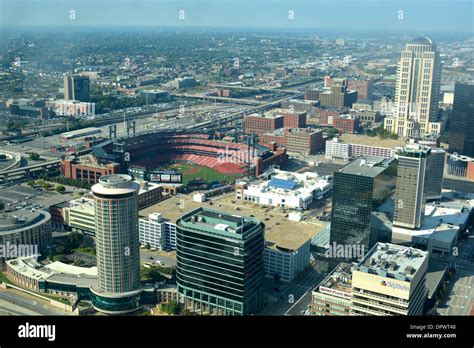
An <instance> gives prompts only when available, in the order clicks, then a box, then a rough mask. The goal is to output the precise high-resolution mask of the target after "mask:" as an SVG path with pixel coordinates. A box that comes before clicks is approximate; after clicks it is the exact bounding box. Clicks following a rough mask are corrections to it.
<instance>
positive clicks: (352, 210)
mask: <svg viewBox="0 0 474 348" xmlns="http://www.w3.org/2000/svg"><path fill="white" fill-rule="evenodd" d="M396 176H397V163H396V160H395V159H394V158H388V159H386V158H384V157H377V156H365V157H361V158H359V159H356V160H354V161H352V162H351V163H349V164H348V165H346V166H345V167H343V168H341V169H340V170H339V171H337V172H335V173H334V186H333V203H332V204H333V206H332V215H331V234H330V245H333V244H334V243H335V244H340V245H357V246H363V247H364V250H369V249H370V248H371V247H372V246H373V245H374V244H375V243H376V241H377V238H378V236H377V233H376V231H375V229H374V228H373V219H375V216H374V212H375V211H376V209H377V208H378V207H379V206H380V205H381V204H382V203H384V202H385V201H386V199H387V198H389V197H390V196H391V195H392V194H393V192H394V190H395V185H396Z"/></svg>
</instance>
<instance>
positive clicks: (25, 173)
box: [0, 160, 61, 184]
mask: <svg viewBox="0 0 474 348" xmlns="http://www.w3.org/2000/svg"><path fill="white" fill-rule="evenodd" d="M60 163H61V161H60V160H50V161H45V162H42V163H36V164H32V165H29V166H26V167H20V168H12V169H8V170H2V171H1V172H0V183H3V184H5V183H11V182H14V181H17V180H23V179H28V178H32V177H35V175H34V174H37V173H41V172H43V171H44V170H52V169H59V165H60Z"/></svg>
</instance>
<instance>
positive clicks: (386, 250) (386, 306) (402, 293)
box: [351, 243, 429, 316]
mask: <svg viewBox="0 0 474 348" xmlns="http://www.w3.org/2000/svg"><path fill="white" fill-rule="evenodd" d="M428 259H429V257H428V252H426V251H421V250H418V249H414V248H409V247H404V246H400V245H394V244H388V243H377V244H376V245H375V246H374V247H373V248H372V249H371V250H370V251H369V253H367V255H366V256H365V257H364V259H363V260H362V261H360V262H359V263H358V264H357V265H355V266H354V267H353V268H352V305H351V313H352V314H353V315H377V316H388V315H389V316H392V315H395V316H399V315H404V316H414V315H422V314H423V306H424V303H425V301H426V298H427V295H428V289H427V287H426V281H425V280H426V271H427V269H428Z"/></svg>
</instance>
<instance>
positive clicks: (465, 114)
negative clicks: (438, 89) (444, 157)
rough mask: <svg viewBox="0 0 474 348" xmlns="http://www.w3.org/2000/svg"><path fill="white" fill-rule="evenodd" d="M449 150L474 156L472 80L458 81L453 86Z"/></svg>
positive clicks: (473, 95)
mask: <svg viewBox="0 0 474 348" xmlns="http://www.w3.org/2000/svg"><path fill="white" fill-rule="evenodd" d="M449 152H451V153H454V152H456V153H457V154H458V155H463V156H468V157H474V82H470V83H460V82H458V83H456V86H455V88H454V102H453V113H452V115H451V123H450V128H449Z"/></svg>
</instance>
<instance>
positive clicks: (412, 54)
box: [384, 37, 442, 137]
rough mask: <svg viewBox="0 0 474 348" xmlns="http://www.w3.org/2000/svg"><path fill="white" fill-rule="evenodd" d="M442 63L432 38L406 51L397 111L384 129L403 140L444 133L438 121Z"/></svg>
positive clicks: (413, 43) (399, 74)
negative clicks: (420, 135)
mask: <svg viewBox="0 0 474 348" xmlns="http://www.w3.org/2000/svg"><path fill="white" fill-rule="evenodd" d="M440 79H441V64H440V58H439V52H438V51H437V49H436V44H434V43H433V42H432V41H431V40H430V39H428V38H426V37H420V38H416V39H414V40H413V41H411V42H410V43H408V44H407V45H406V47H405V49H404V50H403V51H402V55H401V58H400V62H399V64H398V70H397V86H396V92H395V110H394V116H393V117H387V118H386V119H385V121H384V128H385V129H386V130H388V131H390V132H392V133H396V134H398V135H399V136H400V137H410V136H416V135H418V134H423V133H436V134H439V133H440V132H441V131H442V122H437V120H436V115H437V111H438V102H439V93H440V90H439V89H440Z"/></svg>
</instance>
